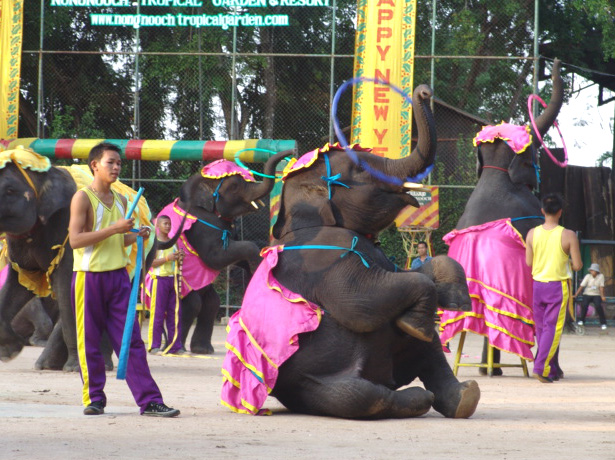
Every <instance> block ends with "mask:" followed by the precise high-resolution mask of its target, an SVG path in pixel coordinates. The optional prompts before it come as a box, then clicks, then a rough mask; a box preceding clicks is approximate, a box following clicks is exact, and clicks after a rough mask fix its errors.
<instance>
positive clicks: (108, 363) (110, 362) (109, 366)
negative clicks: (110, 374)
mask: <svg viewBox="0 0 615 460" xmlns="http://www.w3.org/2000/svg"><path fill="white" fill-rule="evenodd" d="M113 368H114V365H113V360H112V359H111V357H109V359H107V358H106V357H105V370H106V371H112V370H113Z"/></svg>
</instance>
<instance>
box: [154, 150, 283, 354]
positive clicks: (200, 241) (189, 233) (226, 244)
mask: <svg viewBox="0 0 615 460" xmlns="http://www.w3.org/2000/svg"><path fill="white" fill-rule="evenodd" d="M293 153H294V152H293V151H284V152H280V153H277V154H275V155H273V156H271V157H270V158H269V159H268V160H267V162H266V163H265V167H264V174H265V175H266V176H270V177H265V178H264V179H263V181H262V182H256V181H255V180H254V177H253V176H252V174H251V173H250V172H249V171H247V170H246V169H244V168H239V167H238V166H235V165H234V163H232V162H230V161H226V160H219V161H216V162H214V163H210V164H209V165H206V166H205V167H204V168H203V170H202V171H201V172H199V173H196V174H194V175H192V176H191V177H190V178H189V179H188V180H187V181H186V183H184V184H183V185H182V187H181V189H180V193H179V199H177V200H176V201H174V202H173V203H171V204H169V205H167V206H166V207H165V208H164V209H163V210H162V211H161V212H160V213H159V215H162V214H164V215H167V216H169V217H170V218H171V221H172V229H171V233H174V232H176V231H177V229H178V228H179V227H178V220H179V219H181V218H182V216H185V215H186V212H185V210H186V209H190V211H189V214H190V215H189V218H188V219H187V220H186V223H185V224H184V226H183V235H182V238H181V239H180V240H179V242H178V246H179V247H180V248H181V249H183V250H184V253H185V254H186V259H185V260H184V266H186V265H188V264H195V265H196V266H198V267H199V268H198V269H194V268H193V269H192V271H193V272H195V278H190V276H191V274H190V273H188V271H187V270H185V271H184V279H185V280H186V282H184V283H182V287H183V289H182V295H183V296H184V298H183V299H182V320H181V331H182V335H181V339H182V344H184V345H186V340H187V337H188V333H189V331H190V327H191V326H192V324H193V323H194V321H195V319H196V326H195V329H194V332H193V334H192V338H191V341H190V351H191V352H193V353H199V354H211V353H213V352H214V348H213V346H212V344H211V336H212V333H213V326H214V321H215V319H216V315H217V313H218V309H219V307H220V297H219V296H218V294H217V293H216V291H215V290H214V288H213V285H212V283H213V281H214V280H215V278H216V276H217V275H218V273H219V271H220V270H222V269H223V268H226V267H227V266H229V265H237V266H240V267H241V268H243V269H245V270H246V271H247V272H248V273H249V274H251V273H252V272H253V270H255V269H256V267H257V266H258V264H259V263H260V260H261V258H260V256H259V252H260V249H259V248H258V246H256V244H254V243H253V242H251V241H237V240H235V239H234V233H235V232H234V225H233V220H234V219H236V218H238V217H240V216H242V215H245V214H247V213H249V212H253V211H255V210H256V209H257V205H256V203H255V202H256V201H258V200H260V198H262V197H264V196H265V195H267V194H268V193H269V192H271V189H272V188H273V185H274V179H273V175H274V174H275V169H276V165H277V164H278V163H279V162H280V161H282V160H283V159H284V158H285V157H287V156H289V155H292V154H293Z"/></svg>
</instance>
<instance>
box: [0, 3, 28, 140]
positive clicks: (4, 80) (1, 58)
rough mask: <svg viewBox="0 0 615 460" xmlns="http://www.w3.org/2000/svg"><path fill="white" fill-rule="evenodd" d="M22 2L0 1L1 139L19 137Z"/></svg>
mask: <svg viewBox="0 0 615 460" xmlns="http://www.w3.org/2000/svg"><path fill="white" fill-rule="evenodd" d="M22 20H23V0H1V1H0V139H15V138H16V137H17V121H18V118H19V76H20V65H21V33H22Z"/></svg>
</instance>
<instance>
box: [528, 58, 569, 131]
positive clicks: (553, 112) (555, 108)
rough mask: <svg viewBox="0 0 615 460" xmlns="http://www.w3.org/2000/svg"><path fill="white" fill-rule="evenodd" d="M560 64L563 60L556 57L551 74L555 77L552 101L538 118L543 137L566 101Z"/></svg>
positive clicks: (538, 127) (537, 125)
mask: <svg viewBox="0 0 615 460" xmlns="http://www.w3.org/2000/svg"><path fill="white" fill-rule="evenodd" d="M560 66H561V61H560V60H559V59H554V60H553V70H552V75H551V78H552V79H553V93H552V94H551V101H550V102H549V105H548V106H547V108H546V109H545V111H544V112H543V113H542V114H541V115H540V116H539V117H538V118H537V119H536V128H537V129H538V132H539V133H540V136H541V137H544V135H545V134H546V133H547V131H548V130H549V128H550V127H551V126H552V125H553V122H555V119H556V118H557V114H558V113H559V111H560V109H561V108H562V102H563V101H564V82H563V80H562V77H561V76H560ZM532 130H533V128H532ZM534 137H535V136H534Z"/></svg>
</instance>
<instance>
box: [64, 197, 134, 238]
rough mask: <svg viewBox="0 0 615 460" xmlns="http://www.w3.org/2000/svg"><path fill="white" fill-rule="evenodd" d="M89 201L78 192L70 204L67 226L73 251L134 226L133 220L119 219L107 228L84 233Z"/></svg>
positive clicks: (124, 231) (126, 230)
mask: <svg viewBox="0 0 615 460" xmlns="http://www.w3.org/2000/svg"><path fill="white" fill-rule="evenodd" d="M90 206H91V205H90V200H89V198H88V197H87V195H86V193H85V192H83V191H78V192H77V193H75V195H73V199H72V201H71V203H70V221H69V224H68V240H69V242H70V246H71V247H72V248H73V249H79V248H85V247H87V246H92V245H94V244H96V243H100V242H101V241H103V240H104V239H106V238H109V237H110V236H111V235H115V234H116V233H126V232H128V231H130V229H131V228H132V227H133V225H134V219H128V220H127V219H121V220H118V221H117V222H115V223H114V224H113V225H110V226H109V227H106V228H103V229H100V230H96V231H86V228H85V227H86V223H87V215H88V210H89V209H90Z"/></svg>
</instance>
